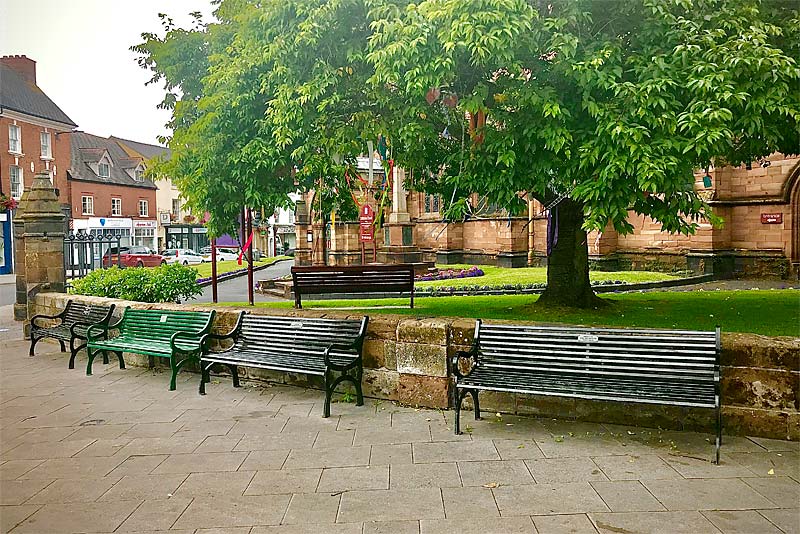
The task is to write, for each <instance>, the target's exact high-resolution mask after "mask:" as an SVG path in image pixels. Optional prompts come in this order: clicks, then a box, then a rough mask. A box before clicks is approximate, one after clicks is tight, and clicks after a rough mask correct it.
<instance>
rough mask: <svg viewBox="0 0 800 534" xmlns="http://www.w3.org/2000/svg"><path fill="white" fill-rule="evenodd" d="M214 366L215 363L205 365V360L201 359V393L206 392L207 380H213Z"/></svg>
mask: <svg viewBox="0 0 800 534" xmlns="http://www.w3.org/2000/svg"><path fill="white" fill-rule="evenodd" d="M212 367H214V364H213V363H209V364H208V365H203V361H202V360H201V361H200V390H199V393H200V395H205V394H206V382H211V376H210V373H211V368H212Z"/></svg>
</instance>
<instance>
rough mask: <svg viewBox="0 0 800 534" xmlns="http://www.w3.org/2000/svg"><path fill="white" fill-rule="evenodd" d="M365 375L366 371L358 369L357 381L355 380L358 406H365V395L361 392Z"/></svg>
mask: <svg viewBox="0 0 800 534" xmlns="http://www.w3.org/2000/svg"><path fill="white" fill-rule="evenodd" d="M363 373H364V370H363V369H361V367H358V368H356V379H355V386H356V406H364V394H363V393H362V391H361V378H362V375H363Z"/></svg>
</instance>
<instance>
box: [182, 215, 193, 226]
mask: <svg viewBox="0 0 800 534" xmlns="http://www.w3.org/2000/svg"><path fill="white" fill-rule="evenodd" d="M195 220H196V218H195V216H194V215H186V216H184V217H183V222H185V223H187V224H192V223H193V222H194V221H195Z"/></svg>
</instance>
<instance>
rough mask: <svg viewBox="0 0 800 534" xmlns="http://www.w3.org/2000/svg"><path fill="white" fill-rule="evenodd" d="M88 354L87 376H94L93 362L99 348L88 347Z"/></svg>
mask: <svg viewBox="0 0 800 534" xmlns="http://www.w3.org/2000/svg"><path fill="white" fill-rule="evenodd" d="M86 356H87V357H88V358H87V359H88V361H87V362H86V376H92V362H93V361H94V357H95V356H97V350H96V349H95V350H92V349H90V348H88V347H87V348H86Z"/></svg>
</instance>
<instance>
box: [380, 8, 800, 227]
mask: <svg viewBox="0 0 800 534" xmlns="http://www.w3.org/2000/svg"><path fill="white" fill-rule="evenodd" d="M786 6H787V4H780V3H778V2H774V3H766V2H765V3H761V2H758V1H748V0H731V1H728V0H619V1H602V2H598V1H592V0H573V1H556V2H551V1H534V0H530V1H524V0H476V1H473V2H461V1H458V0H427V1H424V2H421V3H419V4H415V5H409V6H408V7H406V8H405V9H399V8H397V7H394V6H393V5H391V4H388V5H384V6H383V7H382V11H381V12H382V14H383V15H384V18H381V19H380V20H375V21H374V22H373V28H374V30H375V34H374V35H373V36H372V38H371V42H370V49H371V51H370V55H369V59H370V60H371V61H372V62H373V63H374V65H375V76H374V77H373V82H375V83H377V84H383V85H385V86H386V87H389V88H392V89H394V90H395V91H396V92H398V93H400V94H402V95H403V97H404V98H405V105H406V106H408V107H409V108H410V109H413V114H409V113H406V115H405V116H406V117H409V116H410V117H412V119H411V120H410V121H409V122H408V123H406V124H404V125H403V127H402V128H400V129H399V130H398V132H397V134H398V135H400V136H401V138H402V139H401V144H408V145H411V144H414V145H415V146H426V147H429V148H430V147H435V149H430V150H427V151H426V157H428V158H429V159H427V160H426V161H425V162H419V163H422V164H427V166H428V167H429V168H430V170H431V171H434V172H429V173H419V174H418V176H419V177H420V178H421V180H422V181H423V182H424V181H427V182H428V183H423V184H422V187H427V188H434V189H435V188H437V187H438V188H442V187H445V188H446V187H448V186H449V187H450V188H451V189H452V188H457V190H458V191H459V192H460V193H462V194H467V193H470V192H479V193H481V194H485V195H487V196H489V197H490V198H491V199H493V200H494V201H495V202H498V203H501V204H504V205H506V206H507V207H509V208H510V209H512V210H513V209H514V207H515V205H517V206H518V205H519V204H520V199H519V196H518V194H517V193H518V192H520V191H527V192H530V193H531V194H532V195H533V196H534V197H535V198H537V199H539V200H540V201H542V202H544V203H547V202H550V201H552V200H553V199H554V198H555V197H556V196H557V195H558V194H559V193H568V194H569V195H570V197H571V198H572V199H574V200H576V201H578V202H580V203H582V204H583V205H584V212H585V215H586V218H585V223H584V227H585V228H587V229H602V228H604V227H605V226H606V224H607V223H608V222H611V223H612V224H613V225H614V226H615V228H616V229H617V230H618V231H620V232H629V231H631V230H632V228H631V226H630V224H629V223H628V222H627V217H628V210H629V209H633V210H634V211H636V212H637V213H642V214H646V215H649V216H651V217H652V218H654V219H655V220H657V221H659V222H660V223H662V225H663V227H664V229H665V230H667V231H671V232H683V233H688V232H692V231H693V230H694V229H695V227H696V221H697V220H698V219H699V218H700V217H705V218H708V219H711V220H712V221H717V219H716V218H714V216H713V214H712V213H711V211H710V208H709V206H708V205H707V204H706V203H705V202H703V201H702V200H701V199H700V198H699V197H698V195H697V194H696V193H695V192H694V191H693V190H692V185H693V181H694V180H693V171H694V169H697V168H704V167H708V166H709V165H711V164H718V165H719V164H725V163H729V164H739V163H740V162H743V161H750V160H754V159H757V158H759V157H763V156H766V155H768V154H770V153H772V152H774V151H782V152H784V153H796V152H798V148H799V146H800V145H799V143H798V114H799V113H800V102H799V99H800V91H798V82H800V73H799V71H798V65H797V50H798V33H799V31H798V26H797V22H798V14H797V11H792V10H790V9H788V7H786ZM430 91H433V96H437V94H438V95H440V96H439V98H438V99H436V100H435V101H434V104H433V105H429V104H428V102H427V101H426V99H425V98H424V97H425V96H430V94H431V93H430ZM454 96H455V98H457V99H458V105H457V106H455V107H454V108H453V107H452V106H451V105H447V104H452V102H453V98H454ZM446 99H447V100H446ZM465 114H467V115H473V114H484V115H485V117H486V119H485V126H484V127H483V128H480V127H479V128H478V129H477V130H473V131H469V130H468V129H469V125H468V123H467V121H465V120H464V116H465ZM478 118H479V119H480V115H478ZM445 129H446V130H445ZM464 130H467V131H468V134H469V135H466V134H465V132H464ZM448 134H449V135H448ZM465 138H466V142H464V139H465ZM437 155H438V157H431V156H437ZM420 174H421V176H420Z"/></svg>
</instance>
